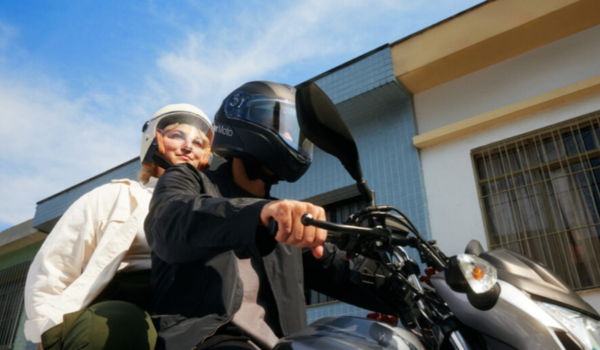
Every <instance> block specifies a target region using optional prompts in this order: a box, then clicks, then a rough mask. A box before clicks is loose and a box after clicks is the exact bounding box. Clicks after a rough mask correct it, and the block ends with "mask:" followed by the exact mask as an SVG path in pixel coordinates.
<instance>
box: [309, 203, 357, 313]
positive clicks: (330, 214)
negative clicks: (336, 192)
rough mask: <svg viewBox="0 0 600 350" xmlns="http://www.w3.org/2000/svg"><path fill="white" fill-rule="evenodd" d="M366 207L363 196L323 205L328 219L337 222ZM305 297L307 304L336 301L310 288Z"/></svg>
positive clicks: (341, 221)
mask: <svg viewBox="0 0 600 350" xmlns="http://www.w3.org/2000/svg"><path fill="white" fill-rule="evenodd" d="M364 207H365V202H364V200H363V199H362V198H361V197H353V198H350V199H346V200H343V201H339V202H335V203H332V204H328V205H325V206H323V208H324V209H325V213H326V216H327V221H330V222H335V223H343V222H344V221H346V219H347V218H348V216H350V214H353V213H356V212H357V211H359V210H360V209H362V208H364ZM304 297H305V299H306V305H316V304H323V303H329V302H332V301H335V299H333V298H331V297H328V296H327V295H325V294H321V293H318V292H316V291H314V290H312V289H309V288H305V289H304Z"/></svg>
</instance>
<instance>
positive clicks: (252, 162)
mask: <svg viewBox="0 0 600 350" xmlns="http://www.w3.org/2000/svg"><path fill="white" fill-rule="evenodd" d="M242 162H244V169H245V170H246V176H248V180H257V179H258V180H261V181H262V182H263V183H264V184H265V191H266V196H267V197H269V196H270V193H271V186H273V184H275V183H277V181H278V180H279V178H278V177H277V176H276V175H275V174H273V175H269V174H267V173H266V172H265V170H264V169H263V167H262V164H260V162H259V161H258V160H256V159H255V158H254V157H248V156H246V157H243V158H242Z"/></svg>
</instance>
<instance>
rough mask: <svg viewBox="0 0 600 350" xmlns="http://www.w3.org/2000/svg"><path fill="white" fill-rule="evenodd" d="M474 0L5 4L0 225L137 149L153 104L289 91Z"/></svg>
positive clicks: (0, 33) (0, 39)
mask: <svg viewBox="0 0 600 350" xmlns="http://www.w3.org/2000/svg"><path fill="white" fill-rule="evenodd" d="M479 2H481V1H476V0H423V1H412V0H370V1H367V0H354V1H341V0H296V1H277V2H275V1H269V2H267V1H229V0H223V1H206V0H205V1H192V0H188V1H166V0H162V1H156V0H151V1H116V0H104V1H91V0H72V1H40V0H38V1H32V0H20V1H3V2H2V3H0V121H1V122H2V127H1V128H0V136H1V139H2V141H3V143H4V145H5V147H6V146H8V147H6V148H5V151H4V152H1V153H0V161H1V162H2V166H1V167H0V231H1V230H4V229H6V228H8V227H10V226H12V225H15V224H18V223H20V222H22V221H25V220H27V219H30V218H32V217H33V215H34V213H35V203H36V202H37V201H40V200H42V199H44V198H47V197H49V196H51V195H53V194H55V193H57V192H59V191H62V190H63V189H66V188H68V187H70V186H73V185H75V184H76V183H78V182H81V181H84V180H86V179H88V178H89V177H92V176H94V175H96V174H98V173H100V172H103V171H105V170H107V169H109V168H111V167H114V166H116V165H118V164H121V163H123V162H125V161H127V160H129V159H132V158H134V157H136V156H137V155H138V152H139V137H140V136H141V126H142V124H143V123H144V121H145V120H146V119H147V118H148V117H149V116H150V115H152V114H153V112H154V111H156V110H157V109H159V108H160V107H162V106H163V105H165V104H169V103H182V102H186V103H192V104H195V105H197V106H198V107H199V108H201V109H202V110H204V111H205V112H206V113H207V114H208V115H209V116H212V115H214V113H215V111H216V109H217V108H218V106H219V104H220V103H221V101H222V99H223V98H224V97H225V96H226V95H227V94H228V93H229V92H230V91H231V90H233V89H235V88H236V87H237V86H239V85H241V84H242V83H244V82H246V81H251V80H272V81H277V82H283V83H288V84H291V85H296V84H298V83H301V82H303V81H305V80H307V79H310V78H312V77H314V76H317V75H319V74H321V73H323V72H325V71H327V70H329V69H331V68H333V67H336V66H338V65H340V64H343V63H344V62H347V61H349V60H351V59H353V58H355V57H357V56H360V55H361V54H363V53H365V52H367V51H370V50H372V49H374V48H377V47H379V46H381V45H383V44H386V43H392V42H394V41H396V40H399V39H401V38H403V37H405V36H407V35H410V34H412V33H414V32H416V31H418V30H420V29H423V28H425V27H427V26H429V25H431V24H434V23H436V22H439V21H441V20H443V19H445V18H447V17H450V16H452V15H454V14H456V13H458V12H460V11H463V10H465V9H467V8H469V7H472V6H474V5H476V4H477V3H479Z"/></svg>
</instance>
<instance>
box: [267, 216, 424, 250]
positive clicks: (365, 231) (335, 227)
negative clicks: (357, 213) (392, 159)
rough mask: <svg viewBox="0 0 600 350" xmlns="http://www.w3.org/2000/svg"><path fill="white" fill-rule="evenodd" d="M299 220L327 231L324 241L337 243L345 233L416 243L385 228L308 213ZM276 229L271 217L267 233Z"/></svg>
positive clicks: (410, 243) (401, 243)
mask: <svg viewBox="0 0 600 350" xmlns="http://www.w3.org/2000/svg"><path fill="white" fill-rule="evenodd" d="M300 221H301V222H302V224H303V225H304V226H314V227H318V228H321V229H324V230H327V231H328V232H327V240H326V242H330V243H333V244H337V243H338V242H339V241H340V240H341V239H342V236H343V235H345V234H351V235H367V236H376V237H381V238H382V239H385V240H390V243H391V244H392V245H398V246H402V247H406V246H414V245H415V244H416V243H417V239H416V238H415V237H412V236H411V237H406V236H400V235H394V234H390V232H389V231H387V230H382V229H377V228H369V227H359V226H350V225H342V224H334V223H332V222H327V221H321V220H315V219H314V218H313V216H312V215H311V214H308V213H306V214H304V215H302V218H301V219H300ZM277 231H279V224H278V223H277V221H275V220H274V219H272V218H271V221H270V223H269V228H268V232H269V235H271V236H272V237H275V235H277Z"/></svg>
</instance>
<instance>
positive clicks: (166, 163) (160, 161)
mask: <svg viewBox="0 0 600 350" xmlns="http://www.w3.org/2000/svg"><path fill="white" fill-rule="evenodd" d="M152 161H153V162H154V164H156V165H158V166H159V167H161V168H163V169H165V170H167V169H169V168H170V167H171V166H172V165H173V163H171V161H170V160H168V159H167V158H165V156H163V155H162V154H160V153H159V152H156V151H155V152H154V154H153V155H152Z"/></svg>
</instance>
